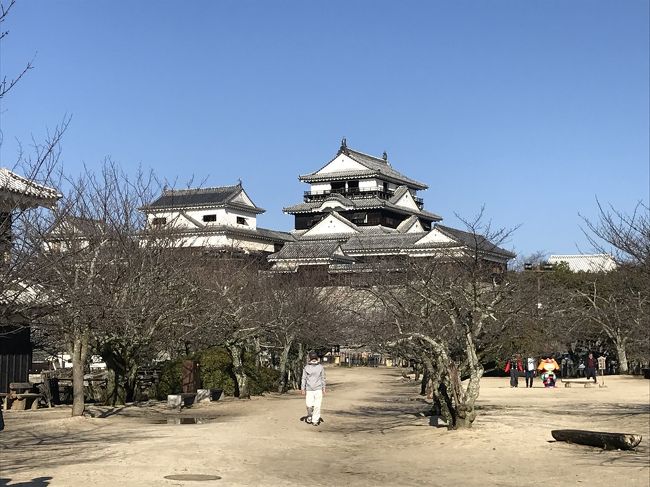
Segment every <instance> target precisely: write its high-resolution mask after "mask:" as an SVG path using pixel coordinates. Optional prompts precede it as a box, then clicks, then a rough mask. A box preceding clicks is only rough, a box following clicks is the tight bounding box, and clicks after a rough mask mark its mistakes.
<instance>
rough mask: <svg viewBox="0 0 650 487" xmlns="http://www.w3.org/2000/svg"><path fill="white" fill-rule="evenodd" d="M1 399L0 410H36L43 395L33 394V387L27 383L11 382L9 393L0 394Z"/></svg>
mask: <svg viewBox="0 0 650 487" xmlns="http://www.w3.org/2000/svg"><path fill="white" fill-rule="evenodd" d="M0 397H2V398H3V401H2V409H3V410H5V411H6V410H7V409H10V408H11V409H20V410H25V409H27V408H28V407H29V409H32V410H34V409H38V405H39V402H40V400H41V399H44V396H43V394H41V393H40V392H35V388H34V385H33V384H31V383H29V382H12V383H11V384H9V392H3V393H0ZM50 407H51V404H50Z"/></svg>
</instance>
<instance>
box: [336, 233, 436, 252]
mask: <svg viewBox="0 0 650 487" xmlns="http://www.w3.org/2000/svg"><path fill="white" fill-rule="evenodd" d="M424 235H426V233H393V234H383V235H381V234H380V235H372V234H362V235H354V236H352V237H351V238H350V239H349V240H348V241H347V242H346V243H345V244H344V245H343V251H344V252H354V253H356V252H363V251H371V250H372V251H376V250H397V251H399V250H407V249H410V248H413V246H414V244H415V242H417V241H418V240H420V239H421V238H422V237H423V236H424Z"/></svg>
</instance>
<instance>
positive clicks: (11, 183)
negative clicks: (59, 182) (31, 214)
mask: <svg viewBox="0 0 650 487" xmlns="http://www.w3.org/2000/svg"><path fill="white" fill-rule="evenodd" d="M62 196H63V195H62V194H61V193H59V192H58V191H57V190H56V189H54V188H50V187H48V186H44V185H42V184H38V183H36V182H35V181H32V180H30V179H27V178H24V177H22V176H19V175H18V174H16V173H14V172H12V171H10V170H9V169H7V168H6V167H0V204H9V205H11V206H12V207H13V206H16V207H20V208H33V207H36V206H49V207H51V206H54V205H55V204H56V202H57V201H58V200H59V199H61V197H62Z"/></svg>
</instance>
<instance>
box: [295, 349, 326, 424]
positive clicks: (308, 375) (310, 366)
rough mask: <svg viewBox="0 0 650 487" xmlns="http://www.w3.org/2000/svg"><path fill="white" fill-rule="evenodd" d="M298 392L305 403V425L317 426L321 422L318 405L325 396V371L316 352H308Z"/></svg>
mask: <svg viewBox="0 0 650 487" xmlns="http://www.w3.org/2000/svg"><path fill="white" fill-rule="evenodd" d="M300 392H301V393H302V395H303V396H305V401H306V403H307V419H306V421H307V423H311V424H313V425H314V426H318V425H319V424H320V422H321V418H320V405H321V402H322V401H323V394H325V369H324V368H323V366H322V365H321V363H320V360H319V358H318V354H317V353H316V352H309V362H308V363H307V365H305V368H304V369H302V381H301V386H300Z"/></svg>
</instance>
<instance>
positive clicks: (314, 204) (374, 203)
mask: <svg viewBox="0 0 650 487" xmlns="http://www.w3.org/2000/svg"><path fill="white" fill-rule="evenodd" d="M343 199H344V200H346V202H345V203H344V202H343V201H342V200H338V199H337V200H338V201H340V202H341V204H344V205H348V203H347V202H348V201H349V202H350V203H352V205H351V208H350V209H352V210H355V209H371V208H389V209H391V210H394V211H397V212H399V213H403V214H407V215H418V216H421V217H423V218H426V219H429V220H433V221H440V220H442V217H441V216H439V215H436V214H435V213H430V212H428V211H426V210H413V209H411V208H406V207H404V206H400V205H396V204H395V203H392V202H391V201H388V200H384V199H381V198H377V197H372V198H355V199H349V198H343ZM322 204H323V201H308V202H306V203H299V204H297V205H293V206H288V207H286V208H283V210H282V211H284V212H285V213H291V214H293V213H315V210H316V209H317V208H320V206H321V205H322ZM339 211H340V210H339Z"/></svg>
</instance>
